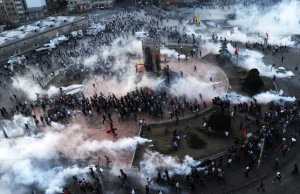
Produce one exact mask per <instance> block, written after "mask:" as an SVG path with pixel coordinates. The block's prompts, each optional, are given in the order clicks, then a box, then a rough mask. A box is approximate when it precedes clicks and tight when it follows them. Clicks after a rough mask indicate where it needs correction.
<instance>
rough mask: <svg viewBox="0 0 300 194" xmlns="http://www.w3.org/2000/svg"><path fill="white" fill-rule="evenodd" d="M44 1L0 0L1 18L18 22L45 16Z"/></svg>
mask: <svg viewBox="0 0 300 194" xmlns="http://www.w3.org/2000/svg"><path fill="white" fill-rule="evenodd" d="M45 10H46V3H43V1H41V0H2V3H1V0H0V16H1V19H3V18H4V20H6V21H9V22H13V23H20V22H25V21H28V20H34V19H40V18H44V17H45V16H46V14H45Z"/></svg>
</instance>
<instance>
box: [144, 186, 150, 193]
mask: <svg viewBox="0 0 300 194" xmlns="http://www.w3.org/2000/svg"><path fill="white" fill-rule="evenodd" d="M145 190H146V194H150V188H149V187H148V185H146V186H145Z"/></svg>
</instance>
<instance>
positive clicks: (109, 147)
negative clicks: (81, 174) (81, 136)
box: [78, 137, 151, 154]
mask: <svg viewBox="0 0 300 194" xmlns="http://www.w3.org/2000/svg"><path fill="white" fill-rule="evenodd" d="M147 142H151V140H148V139H144V138H141V137H133V138H121V139H118V140H117V141H115V142H112V141H108V140H104V141H101V142H99V141H96V140H93V141H85V142H84V143H83V144H81V145H80V146H79V148H78V153H84V152H96V151H100V150H104V151H106V152H109V153H112V154H116V153H118V152H122V151H134V150H135V149H136V146H137V145H138V144H144V143H147Z"/></svg>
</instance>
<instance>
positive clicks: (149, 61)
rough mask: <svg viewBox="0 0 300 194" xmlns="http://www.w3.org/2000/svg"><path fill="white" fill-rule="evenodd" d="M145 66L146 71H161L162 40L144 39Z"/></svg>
mask: <svg viewBox="0 0 300 194" xmlns="http://www.w3.org/2000/svg"><path fill="white" fill-rule="evenodd" d="M142 48H143V58H144V68H145V71H146V72H153V71H159V70H160V69H161V67H160V42H159V40H155V39H150V38H149V39H144V40H142Z"/></svg>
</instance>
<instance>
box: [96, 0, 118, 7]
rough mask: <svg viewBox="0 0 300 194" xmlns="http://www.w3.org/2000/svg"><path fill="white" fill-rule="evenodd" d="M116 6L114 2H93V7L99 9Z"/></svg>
mask: <svg viewBox="0 0 300 194" xmlns="http://www.w3.org/2000/svg"><path fill="white" fill-rule="evenodd" d="M114 4H115V1H114V0H92V6H93V7H94V8H99V9H101V8H104V9H105V8H112V7H113V6H114Z"/></svg>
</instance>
